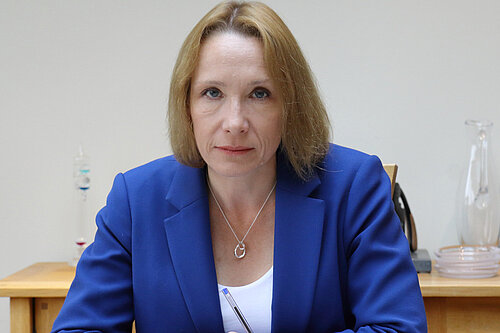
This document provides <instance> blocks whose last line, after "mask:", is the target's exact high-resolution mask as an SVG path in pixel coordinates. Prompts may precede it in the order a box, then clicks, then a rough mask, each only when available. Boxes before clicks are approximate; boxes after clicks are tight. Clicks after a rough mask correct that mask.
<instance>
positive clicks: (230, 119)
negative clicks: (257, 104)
mask: <svg viewBox="0 0 500 333" xmlns="http://www.w3.org/2000/svg"><path fill="white" fill-rule="evenodd" d="M228 102H229V103H227V105H225V106H224V108H225V110H224V111H225V112H224V115H223V116H224V121H223V124H222V127H223V130H224V132H226V133H230V134H244V133H247V132H248V128H249V124H248V119H247V117H246V113H245V110H244V107H243V106H242V103H241V101H240V100H239V99H238V98H233V99H231V100H229V101H228Z"/></svg>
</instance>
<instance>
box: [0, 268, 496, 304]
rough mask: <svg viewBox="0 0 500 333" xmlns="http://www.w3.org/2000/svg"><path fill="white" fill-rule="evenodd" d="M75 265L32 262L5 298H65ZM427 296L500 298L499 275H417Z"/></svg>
mask: <svg viewBox="0 0 500 333" xmlns="http://www.w3.org/2000/svg"><path fill="white" fill-rule="evenodd" d="M74 276H75V267H71V266H69V265H68V264H67V263H64V262H42V263H36V264H33V265H31V266H29V267H27V268H25V269H23V270H21V271H19V272H17V273H14V274H12V275H10V276H8V277H6V278H5V279H2V280H0V296H3V297H66V294H67V292H68V289H69V287H70V285H71V281H72V280H73V278H74ZM418 279H419V282H420V289H421V290H422V295H423V296H424V297H500V276H499V275H497V276H495V277H492V278H487V279H450V278H444V277H441V276H439V275H438V273H437V272H436V271H435V270H433V272H432V273H430V274H428V273H421V274H418Z"/></svg>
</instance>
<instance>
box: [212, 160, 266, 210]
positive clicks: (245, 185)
mask: <svg viewBox="0 0 500 333" xmlns="http://www.w3.org/2000/svg"><path fill="white" fill-rule="evenodd" d="M208 181H209V182H210V186H211V187H212V190H213V191H214V194H215V196H216V197H217V200H218V201H219V203H220V204H221V206H222V207H223V208H224V209H226V210H246V209H249V210H250V211H255V208H260V206H261V205H262V203H263V201H264V200H265V199H266V197H267V195H268V194H269V191H271V189H272V187H273V185H274V183H275V182H276V164H275V163H274V165H272V167H271V168H268V170H257V171H255V172H254V173H252V174H250V175H246V176H242V177H226V176H223V175H220V174H217V173H216V172H215V171H214V170H212V169H211V168H210V167H208Z"/></svg>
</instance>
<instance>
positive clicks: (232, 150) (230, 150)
mask: <svg viewBox="0 0 500 333" xmlns="http://www.w3.org/2000/svg"><path fill="white" fill-rule="evenodd" d="M215 148H216V149H218V150H220V151H222V152H224V153H226V154H233V155H241V154H246V153H248V152H250V151H252V150H253V149H254V148H252V147H246V146H216V147H215Z"/></svg>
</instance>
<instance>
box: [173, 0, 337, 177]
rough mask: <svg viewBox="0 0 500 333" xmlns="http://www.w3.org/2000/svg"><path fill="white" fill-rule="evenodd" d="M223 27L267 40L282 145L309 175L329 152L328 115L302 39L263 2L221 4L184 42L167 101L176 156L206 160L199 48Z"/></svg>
mask: <svg viewBox="0 0 500 333" xmlns="http://www.w3.org/2000/svg"><path fill="white" fill-rule="evenodd" d="M218 32H237V33H240V34H243V35H245V36H251V37H256V38H258V39H259V40H260V41H261V42H262V45H263V50H264V62H265V64H266V67H267V70H268V72H269V74H270V75H271V77H272V78H273V80H275V82H276V85H277V87H278V91H279V93H280V94H281V100H282V101H283V114H282V119H283V121H282V123H283V126H282V129H281V145H280V149H281V150H282V151H283V152H284V153H285V154H286V157H287V159H288V161H289V162H290V164H291V166H292V167H293V169H294V170H295V172H296V173H297V175H298V176H299V177H300V178H302V179H307V178H308V176H309V175H311V173H312V172H313V169H314V167H315V166H316V165H317V164H318V163H319V162H320V161H321V160H322V159H323V158H324V157H325V155H326V153H327V151H328V141H329V136H330V125H329V121H328V115H327V112H326V109H325V106H324V105H323V102H322V101H321V98H320V96H319V93H318V89H317V87H316V83H315V81H314V78H313V75H312V72H311V69H310V67H309V65H308V63H307V61H306V60H305V58H304V56H303V54H302V52H301V50H300V47H299V45H298V44H297V41H296V40H295V38H294V37H293V35H292V33H291V32H290V30H289V29H288V27H287V26H286V25H285V23H284V22H283V21H282V20H281V18H280V17H279V16H278V15H277V14H276V13H275V12H274V11H273V10H272V9H271V8H269V7H268V6H266V5H265V4H263V3H260V2H236V1H229V2H222V3H220V4H218V5H217V6H215V7H214V8H213V9H212V10H211V11H209V12H208V13H207V14H206V15H205V16H204V17H203V18H202V19H201V20H200V22H198V24H197V25H196V26H195V27H194V28H193V30H192V31H191V32H190V33H189V35H188V36H187V38H186V40H185V41H184V43H183V45H182V47H181V49H180V51H179V55H178V58H177V62H176V64H175V67H174V70H173V73H172V79H171V83H170V95H169V101H168V117H167V118H168V129H169V134H170V143H171V145H172V150H173V152H174V155H175V157H176V159H177V160H178V161H179V162H181V163H183V164H185V165H188V166H192V167H203V166H204V165H205V162H204V161H203V159H202V157H201V155H200V153H199V151H198V148H197V146H196V141H195V137H194V133H193V126H192V122H191V116H190V111H189V93H190V86H191V79H192V76H193V73H194V71H195V69H196V66H197V64H198V56H199V52H200V47H201V45H202V43H203V41H204V40H205V39H207V38H208V37H209V36H210V35H211V34H213V33H218Z"/></svg>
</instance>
